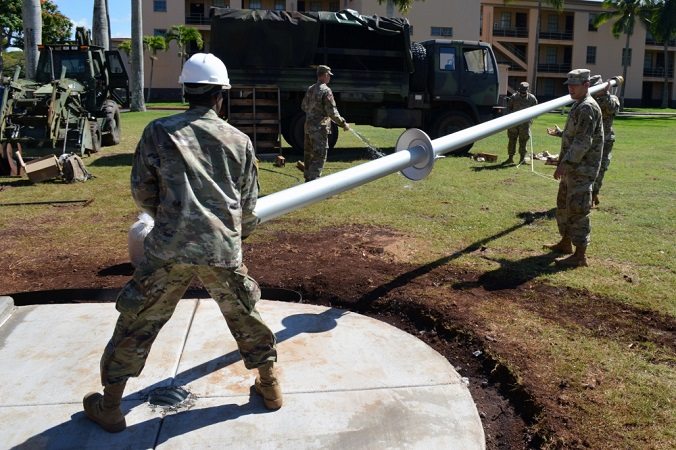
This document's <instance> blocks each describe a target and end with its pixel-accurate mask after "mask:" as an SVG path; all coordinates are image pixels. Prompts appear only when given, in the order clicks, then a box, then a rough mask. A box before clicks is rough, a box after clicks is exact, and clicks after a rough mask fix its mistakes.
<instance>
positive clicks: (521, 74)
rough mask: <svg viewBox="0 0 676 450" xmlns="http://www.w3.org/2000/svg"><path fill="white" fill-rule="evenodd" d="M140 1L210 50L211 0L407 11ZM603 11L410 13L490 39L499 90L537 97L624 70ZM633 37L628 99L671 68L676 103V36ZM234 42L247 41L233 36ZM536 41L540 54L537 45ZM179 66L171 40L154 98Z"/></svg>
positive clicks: (314, 2)
mask: <svg viewBox="0 0 676 450" xmlns="http://www.w3.org/2000/svg"><path fill="white" fill-rule="evenodd" d="M142 3H143V11H142V14H143V34H144V35H157V34H163V33H166V31H167V30H168V29H169V28H170V27H171V26H173V25H177V24H183V25H189V26H191V27H194V28H196V29H198V30H199V31H200V33H201V34H202V37H203V39H204V43H205V48H204V49H203V50H202V51H209V43H210V40H211V32H210V25H209V9H210V8H211V7H212V6H216V7H221V8H238V9H239V8H247V9H272V10H287V11H340V10H342V9H354V10H356V11H359V12H360V13H361V14H364V15H378V16H386V17H389V16H401V14H400V13H399V11H398V10H397V9H396V8H395V7H394V6H393V4H392V3H391V2H388V1H384V2H383V3H382V4H380V3H378V1H377V0H153V1H146V2H142ZM538 3H542V8H541V11H540V17H539V34H538V33H537V31H536V30H538ZM601 11H603V9H602V6H601V2H599V1H592V0H566V2H565V9H564V11H562V12H557V11H556V10H554V9H552V8H551V7H548V6H547V3H546V2H538V1H537V0H511V1H509V2H506V1H505V0H424V1H421V0H415V2H414V4H413V7H412V8H411V10H410V11H409V13H408V14H407V15H406V17H407V19H408V20H409V22H410V23H411V25H412V35H411V39H412V40H413V41H424V40H427V39H464V40H482V41H485V42H489V43H491V44H492V46H493V49H494V51H495V53H496V56H497V58H498V62H499V63H500V67H501V80H504V83H503V84H504V86H503V87H502V88H501V93H503V94H506V93H508V92H510V91H511V90H512V89H514V88H515V87H516V86H517V85H518V83H520V82H521V81H529V82H530V83H531V84H533V87H532V89H533V90H534V91H535V92H536V94H537V95H538V98H540V99H541V100H546V99H548V98H555V97H559V96H561V95H565V94H567V90H566V87H565V86H564V85H563V81H564V80H565V77H566V74H567V73H568V71H570V70H571V69H573V68H578V67H586V68H589V69H590V70H591V71H592V72H593V73H599V74H601V75H603V77H604V78H607V77H611V76H615V75H621V74H622V72H623V68H622V58H623V53H624V45H625V37H624V36H621V37H620V38H618V39H616V38H615V37H614V36H613V35H612V32H611V28H612V24H611V23H607V24H605V25H602V26H601V27H600V28H599V29H595V28H594V27H593V26H592V22H593V20H594V18H595V16H596V15H597V14H599V13H600V12H601ZM630 44H631V48H630V50H629V52H628V55H626V56H627V58H628V59H629V67H628V72H627V83H626V87H625V103H626V104H627V105H629V106H631V105H644V106H654V105H659V103H660V100H661V95H662V87H663V86H664V72H665V71H666V72H667V74H668V77H669V82H668V90H669V94H670V99H671V103H672V105H676V87H675V83H674V57H675V55H676V42H670V46H669V57H668V60H667V61H666V64H665V60H664V54H663V45H662V44H661V43H659V42H656V41H655V39H654V38H653V37H652V36H651V35H650V34H649V33H648V32H647V30H646V29H645V27H644V26H643V25H641V24H637V25H636V27H635V31H634V34H633V35H632V37H631V41H630ZM233 45H246V43H244V42H234V43H233ZM536 46H537V48H538V52H537V59H536V55H535V52H533V51H532V49H533V48H535V47H536ZM195 51H197V48H194V47H193V48H191V49H189V52H195ZM536 60H537V62H536ZM146 65H147V66H148V62H146ZM180 68H181V62H180V58H179V56H178V50H177V48H176V45H175V44H172V45H171V46H170V48H169V50H168V51H167V52H166V53H161V54H160V55H158V59H157V61H156V62H155V70H154V76H153V82H152V86H153V98H167V99H176V98H177V95H178V92H179V87H178V75H179V73H180ZM145 74H146V80H145V85H146V87H148V85H149V83H150V79H149V77H150V71H149V70H146V71H145ZM534 80H536V81H535V82H534Z"/></svg>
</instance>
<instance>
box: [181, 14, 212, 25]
mask: <svg viewBox="0 0 676 450" xmlns="http://www.w3.org/2000/svg"><path fill="white" fill-rule="evenodd" d="M185 23H186V25H209V24H210V23H211V21H210V20H209V17H208V16H205V15H204V14H188V15H187V16H185Z"/></svg>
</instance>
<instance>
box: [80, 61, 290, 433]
mask: <svg viewBox="0 0 676 450" xmlns="http://www.w3.org/2000/svg"><path fill="white" fill-rule="evenodd" d="M179 82H180V83H182V84H183V87H184V89H185V94H186V95H185V96H186V99H187V100H188V102H189V104H190V106H189V109H188V110H187V111H185V112H182V113H180V114H176V115H173V116H170V117H166V118H162V119H157V120H154V121H152V122H151V123H150V124H149V125H148V126H147V127H146V129H145V130H144V132H143V136H142V137H141V140H140V141H139V143H138V146H137V148H136V152H135V154H134V162H133V166H132V174H131V192H132V196H133V198H134V200H135V201H136V204H137V205H138V207H139V208H140V209H141V210H143V211H145V212H147V213H148V214H150V215H151V216H152V217H153V218H154V222H155V225H154V227H153V229H152V230H151V231H150V232H149V233H148V235H147V236H146V238H145V242H144V249H145V257H144V259H143V260H142V262H141V263H140V264H139V265H138V266H137V267H136V270H135V272H134V276H133V278H132V280H131V281H130V282H129V283H127V284H126V285H125V286H124V287H123V288H122V291H121V292H120V294H119V296H118V298H117V305H116V306H117V310H118V311H119V312H120V316H119V318H118V321H117V325H116V326H115V330H114V332H113V336H112V337H111V339H110V341H109V342H108V345H107V346H106V348H105V350H104V353H103V356H102V358H101V382H102V384H103V386H104V391H103V395H101V394H99V393H90V394H87V395H86V396H85V397H84V399H83V405H84V410H85V414H86V415H87V417H89V418H90V419H91V420H93V421H94V422H96V423H97V424H98V425H100V426H101V427H102V428H103V429H104V430H106V431H109V432H118V431H122V430H124V429H125V427H126V422H125V418H124V415H123V414H122V412H121V410H120V401H121V398H122V394H123V392H124V387H125V384H126V382H127V379H128V378H129V377H135V376H138V375H139V374H140V373H141V370H142V369H143V366H144V364H145V361H146V358H147V357H148V354H149V352H150V348H151V346H152V343H153V341H154V340H155V338H156V337H157V334H158V333H159V331H160V329H161V328H162V326H163V325H164V324H165V323H166V322H167V321H168V320H169V319H170V318H171V316H172V314H173V312H174V309H175V308H176V305H177V303H178V301H179V300H180V299H181V296H182V295H183V293H184V292H185V290H186V289H187V288H188V286H189V285H190V283H191V281H192V279H193V278H194V277H199V278H200V279H201V280H202V282H203V284H204V286H205V287H206V288H207V289H208V290H209V292H210V294H211V295H212V296H213V298H214V300H215V301H216V302H217V303H218V305H219V307H220V310H221V312H222V314H223V317H224V318H225V320H226V323H227V325H228V327H229V328H230V330H231V332H232V335H233V336H234V338H235V340H236V341H237V345H238V348H239V351H240V354H241V356H242V360H243V361H244V365H245V366H246V367H247V368H248V369H258V372H259V376H258V377H257V378H256V380H255V383H254V386H255V389H256V391H257V392H258V393H259V394H260V395H262V397H263V401H264V404H265V406H266V407H267V408H269V409H278V408H280V407H281V406H282V392H281V388H280V386H279V382H278V380H277V378H276V376H275V372H274V367H273V364H274V362H275V361H276V360H277V349H276V340H275V335H274V334H273V333H272V331H271V330H270V328H269V327H268V326H267V325H266V324H265V323H264V322H263V320H262V319H261V316H260V315H259V313H258V311H257V309H256V302H257V301H258V300H259V299H260V289H259V287H258V284H257V283H256V281H255V280H254V279H253V278H251V277H250V276H249V275H248V274H247V269H246V266H244V264H243V263H242V239H244V238H246V237H247V236H248V235H249V234H250V233H251V232H252V231H253V230H254V228H255V227H256V224H257V222H258V221H257V219H256V217H255V216H254V214H253V211H254V208H255V206H256V199H257V197H258V174H257V169H256V164H255V162H256V159H255V154H254V149H253V146H252V145H251V140H250V139H249V138H248V137H247V136H246V135H245V134H244V133H242V132H241V131H239V130H237V129H236V128H234V127H233V126H232V125H230V124H228V123H227V122H225V121H224V120H222V119H221V118H220V117H218V115H217V112H218V111H220V109H221V106H222V103H223V93H222V92H223V89H229V88H230V80H229V79H228V71H227V69H226V67H225V65H224V64H223V62H222V61H221V60H219V59H218V58H217V57H215V56H214V55H211V54H205V53H197V54H195V55H193V56H192V57H191V58H190V59H189V60H188V61H187V62H186V63H185V65H184V67H183V71H182V72H181V76H180V78H179Z"/></svg>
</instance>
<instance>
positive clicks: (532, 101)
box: [505, 81, 538, 164]
mask: <svg viewBox="0 0 676 450" xmlns="http://www.w3.org/2000/svg"><path fill="white" fill-rule="evenodd" d="M529 88H530V85H529V84H528V83H526V82H525V81H524V82H522V83H520V84H519V88H518V90H517V92H515V93H514V94H512V96H511V97H509V98H508V99H507V113H511V112H514V111H520V110H522V109H526V108H530V107H531V106H535V105H537V104H538V100H537V99H536V98H535V96H534V95H533V94H531V93H530V92H528V89H529ZM532 123H533V119H531V120H529V121H527V122H524V123H520V124H519V125H516V126H514V127H512V128H508V129H507V137H508V138H509V142H508V144H507V160H506V161H505V164H512V163H514V154H515V153H516V140H517V138H518V139H519V156H520V158H521V159H520V161H519V163H523V161H524V158H525V157H526V144H527V143H528V140H529V139H530V126H531V125H532Z"/></svg>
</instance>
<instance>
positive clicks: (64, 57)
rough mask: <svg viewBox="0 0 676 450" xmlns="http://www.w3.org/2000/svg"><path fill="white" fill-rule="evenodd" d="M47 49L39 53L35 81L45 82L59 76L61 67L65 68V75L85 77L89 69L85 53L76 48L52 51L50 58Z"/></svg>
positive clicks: (77, 78)
mask: <svg viewBox="0 0 676 450" xmlns="http://www.w3.org/2000/svg"><path fill="white" fill-rule="evenodd" d="M49 53H50V52H49V50H48V49H44V50H43V51H42V52H41V54H40V62H39V64H38V73H37V74H36V78H37V81H39V82H42V83H47V82H49V81H51V80H52V74H53V75H54V78H59V77H60V76H61V68H62V67H65V68H66V77H67V78H75V79H76V80H80V81H83V80H85V79H87V78H88V77H89V76H90V75H89V71H88V70H87V63H88V61H87V53H86V52H81V51H77V50H73V51H62V50H59V51H52V52H51V53H52V58H50V57H49ZM52 61H54V70H52Z"/></svg>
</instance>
